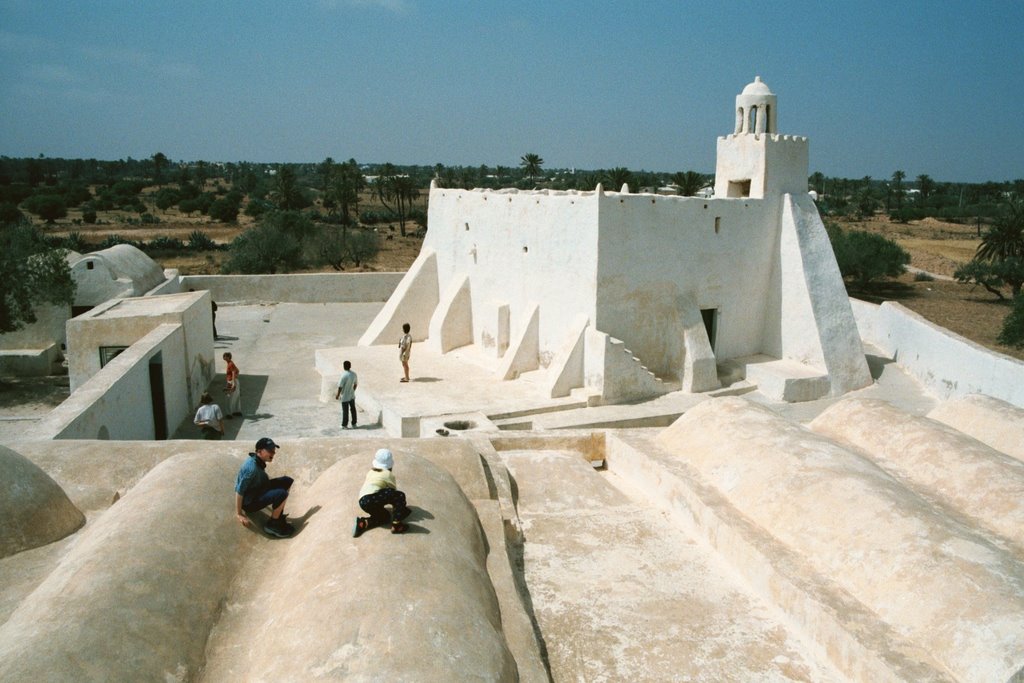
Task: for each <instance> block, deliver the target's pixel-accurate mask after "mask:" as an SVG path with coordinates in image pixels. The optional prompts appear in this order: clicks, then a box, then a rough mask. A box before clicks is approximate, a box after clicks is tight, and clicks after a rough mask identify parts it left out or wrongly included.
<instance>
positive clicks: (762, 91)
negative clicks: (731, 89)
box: [742, 76, 772, 95]
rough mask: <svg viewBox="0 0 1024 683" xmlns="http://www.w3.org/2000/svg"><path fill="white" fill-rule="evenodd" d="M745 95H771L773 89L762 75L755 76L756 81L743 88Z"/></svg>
mask: <svg viewBox="0 0 1024 683" xmlns="http://www.w3.org/2000/svg"><path fill="white" fill-rule="evenodd" d="M742 94H744V95H771V94H772V91H771V90H770V89H769V88H768V86H767V85H765V84H764V82H763V81H762V80H761V77H760V76H754V82H753V83H750V84H748V85H747V87H745V88H744V89H743V93H742Z"/></svg>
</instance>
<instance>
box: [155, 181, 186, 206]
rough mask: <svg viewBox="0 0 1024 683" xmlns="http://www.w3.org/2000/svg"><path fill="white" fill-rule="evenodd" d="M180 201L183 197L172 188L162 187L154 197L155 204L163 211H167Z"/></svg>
mask: <svg viewBox="0 0 1024 683" xmlns="http://www.w3.org/2000/svg"><path fill="white" fill-rule="evenodd" d="M180 201H181V195H180V194H179V193H178V191H177V190H175V189H174V188H171V187H162V188H160V189H159V190H157V191H156V194H154V195H153V203H154V204H156V208H158V209H160V210H161V211H166V210H167V209H169V208H171V207H172V206H174V205H175V204H177V203H178V202H180Z"/></svg>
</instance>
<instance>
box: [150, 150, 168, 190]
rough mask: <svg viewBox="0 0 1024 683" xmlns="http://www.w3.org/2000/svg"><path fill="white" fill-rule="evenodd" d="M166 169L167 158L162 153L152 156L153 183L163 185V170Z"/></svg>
mask: <svg viewBox="0 0 1024 683" xmlns="http://www.w3.org/2000/svg"><path fill="white" fill-rule="evenodd" d="M166 167H167V156H166V155H165V154H164V153H163V152H157V153H156V154H154V155H153V182H155V183H156V184H157V185H161V184H162V183H163V175H164V168H166Z"/></svg>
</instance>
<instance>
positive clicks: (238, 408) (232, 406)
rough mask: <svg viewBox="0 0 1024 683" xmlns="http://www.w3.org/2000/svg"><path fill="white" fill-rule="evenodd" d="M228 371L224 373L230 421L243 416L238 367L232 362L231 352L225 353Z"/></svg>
mask: <svg viewBox="0 0 1024 683" xmlns="http://www.w3.org/2000/svg"><path fill="white" fill-rule="evenodd" d="M223 358H224V361H225V362H226V363H227V364H228V369H227V370H226V371H225V372H224V393H225V394H227V395H228V419H231V418H232V417H234V416H236V415H237V416H239V417H241V415H242V388H241V386H240V385H239V383H238V375H239V371H238V366H237V365H235V361H233V360H231V352H230V351H225V352H224V356H223Z"/></svg>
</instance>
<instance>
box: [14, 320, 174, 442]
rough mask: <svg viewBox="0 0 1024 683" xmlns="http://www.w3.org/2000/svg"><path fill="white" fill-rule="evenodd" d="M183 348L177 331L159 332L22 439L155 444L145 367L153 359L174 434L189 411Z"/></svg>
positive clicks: (158, 329)
mask: <svg viewBox="0 0 1024 683" xmlns="http://www.w3.org/2000/svg"><path fill="white" fill-rule="evenodd" d="M184 344H185V334H184V330H183V328H182V326H181V325H174V324H162V325H159V326H157V327H156V328H155V329H153V330H152V331H150V332H149V334H146V335H145V336H144V337H142V338H141V339H139V340H138V342H137V343H135V344H134V345H132V347H131V348H129V349H127V350H126V351H124V352H123V353H122V354H121V355H119V356H118V357H117V358H115V359H114V360H112V361H111V362H110V363H108V364H107V365H106V366H105V367H104V368H103V369H102V370H100V371H99V372H97V373H96V374H95V375H93V376H92V377H91V378H89V380H88V381H87V382H85V383H84V384H83V385H82V386H80V387H79V388H78V389H77V390H76V391H75V392H74V393H72V394H71V396H69V397H68V398H67V399H66V400H65V401H64V402H63V403H61V404H60V405H59V406H57V407H56V408H54V409H53V410H52V411H51V412H50V413H49V414H48V415H47V416H46V417H45V418H44V419H43V420H41V421H40V422H39V423H38V424H37V425H36V426H35V427H34V428H33V429H32V431H31V432H30V433H29V434H26V435H25V438H26V439H32V440H48V439H113V440H129V439H141V440H151V439H153V438H154V437H155V436H156V429H155V426H154V422H153V403H152V394H151V391H150V378H149V364H150V361H151V360H152V359H153V358H154V357H155V356H157V354H159V356H160V361H161V363H162V371H163V381H164V399H165V404H166V408H165V409H166V414H167V425H168V430H169V431H171V432H173V430H174V429H175V428H177V426H178V425H179V424H181V422H182V420H184V419H185V418H186V417H187V416H188V415H190V414H191V412H192V409H193V406H192V401H191V399H190V397H189V391H188V382H187V379H186V367H185V358H184V356H183V355H182V353H181V349H182V348H183V347H184Z"/></svg>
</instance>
